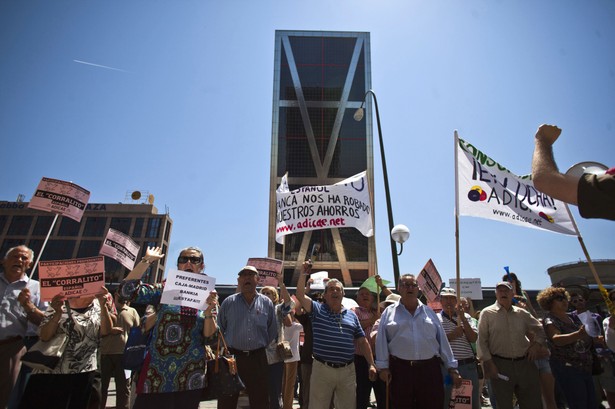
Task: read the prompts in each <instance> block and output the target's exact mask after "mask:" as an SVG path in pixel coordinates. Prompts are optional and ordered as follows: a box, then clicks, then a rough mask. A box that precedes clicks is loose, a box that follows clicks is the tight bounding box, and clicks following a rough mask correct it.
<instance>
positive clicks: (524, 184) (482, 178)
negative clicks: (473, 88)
mask: <svg viewBox="0 0 615 409" xmlns="http://www.w3.org/2000/svg"><path fill="white" fill-rule="evenodd" d="M455 148H456V151H457V193H458V197H457V200H458V203H457V204H458V207H457V208H458V212H459V215H462V216H474V217H482V218H485V219H492V220H498V221H501V222H505V223H511V224H516V225H519V226H525V227H532V228H534V229H541V230H548V231H552V232H555V233H561V234H569V235H575V236H577V235H578V234H579V233H578V231H577V230H576V227H575V225H574V223H573V221H572V220H571V216H570V213H569V211H568V209H567V208H566V205H565V204H564V203H563V202H561V201H559V200H555V199H554V198H552V197H551V196H548V195H546V194H544V193H542V192H539V191H538V190H536V188H535V187H534V184H533V182H532V180H531V177H530V176H523V177H520V176H517V175H515V174H513V173H511V172H510V171H509V170H508V169H506V168H505V167H504V166H502V165H500V164H499V163H497V162H496V161H495V160H493V159H491V158H490V157H489V156H487V155H486V154H484V153H483V152H481V151H480V150H478V149H477V148H476V147H475V146H474V145H472V144H471V143H469V142H466V141H464V140H463V139H461V138H459V139H458V142H457V143H456V145H455Z"/></svg>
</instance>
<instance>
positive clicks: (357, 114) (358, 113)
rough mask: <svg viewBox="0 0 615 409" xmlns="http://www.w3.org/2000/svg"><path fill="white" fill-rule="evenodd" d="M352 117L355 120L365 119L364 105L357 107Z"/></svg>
mask: <svg viewBox="0 0 615 409" xmlns="http://www.w3.org/2000/svg"><path fill="white" fill-rule="evenodd" d="M352 117H353V118H354V120H355V121H357V122H360V121H361V120H362V119H363V107H360V108H359V109H357V110H356V111H355V113H354V115H353V116H352Z"/></svg>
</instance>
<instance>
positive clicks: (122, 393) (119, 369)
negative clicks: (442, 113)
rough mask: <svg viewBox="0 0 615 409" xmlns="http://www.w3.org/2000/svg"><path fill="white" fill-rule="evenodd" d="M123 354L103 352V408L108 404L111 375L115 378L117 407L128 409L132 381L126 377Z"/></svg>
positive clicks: (101, 365) (101, 368)
mask: <svg viewBox="0 0 615 409" xmlns="http://www.w3.org/2000/svg"><path fill="white" fill-rule="evenodd" d="M122 357H123V354H102V356H101V358H100V375H101V378H102V388H101V393H102V398H101V405H100V407H101V408H103V409H104V408H105V406H106V404H107V393H108V391H109V381H111V377H113V379H115V391H116V398H115V400H116V408H117V409H128V400H129V398H130V381H129V380H127V379H126V374H125V373H124V366H123V365H122Z"/></svg>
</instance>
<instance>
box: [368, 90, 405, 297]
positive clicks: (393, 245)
mask: <svg viewBox="0 0 615 409" xmlns="http://www.w3.org/2000/svg"><path fill="white" fill-rule="evenodd" d="M368 94H371V96H372V97H373V98H374V105H375V107H376V122H377V124H378V142H379V143H380V160H381V162H382V175H383V177H384V194H385V197H386V202H387V215H388V217H389V241H390V243H391V257H392V259H393V276H394V277H395V285H397V283H398V282H399V260H398V258H397V245H396V243H395V241H394V240H393V237H391V230H393V226H394V224H393V209H392V208H391V192H390V190H389V174H388V172H387V162H386V158H385V155H384V143H383V141H382V128H381V127H380V112H379V111H378V99H377V98H376V94H375V93H374V91H372V90H371V89H370V90H368V91H367V92H366V93H365V98H367V95H368ZM365 98H364V99H365Z"/></svg>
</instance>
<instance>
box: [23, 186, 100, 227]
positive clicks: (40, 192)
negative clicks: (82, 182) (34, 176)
mask: <svg viewBox="0 0 615 409" xmlns="http://www.w3.org/2000/svg"><path fill="white" fill-rule="evenodd" d="M88 200H90V192H89V191H88V190H85V189H84V188H82V187H81V186H77V185H75V184H74V183H71V182H65V181H63V180H58V179H49V178H43V179H42V180H41V182H40V183H39V184H38V187H37V188H36V192H34V196H32V199H30V203H28V208H30V209H37V210H42V211H44V212H52V213H57V214H59V215H60V216H66V217H70V218H71V219H73V220H74V221H76V222H80V221H81V217H83V212H84V211H85V207H86V206H87V204H88Z"/></svg>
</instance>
